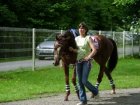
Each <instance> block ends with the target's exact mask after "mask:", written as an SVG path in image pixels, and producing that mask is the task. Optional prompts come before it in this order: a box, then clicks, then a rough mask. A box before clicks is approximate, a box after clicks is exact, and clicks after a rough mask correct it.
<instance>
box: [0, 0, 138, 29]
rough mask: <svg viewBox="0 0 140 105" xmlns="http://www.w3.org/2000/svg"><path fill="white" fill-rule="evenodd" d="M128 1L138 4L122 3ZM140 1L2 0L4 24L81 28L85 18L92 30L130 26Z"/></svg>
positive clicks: (49, 27)
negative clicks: (80, 24)
mask: <svg viewBox="0 0 140 105" xmlns="http://www.w3.org/2000/svg"><path fill="white" fill-rule="evenodd" d="M134 2H135V3H134ZM113 3H114V4H113ZM127 3H134V4H132V5H131V7H133V8H134V9H131V8H130V7H129V5H128V6H126V5H123V6H122V5H119V4H127ZM139 4H140V3H139V0H130V1H129V0H76V1H75V0H59V1H58V0H55V1H54V0H53V1H51V0H0V14H1V17H0V24H1V26H8V27H11V26H12V27H27V28H32V27H35V28H47V29H68V28H77V25H78V24H79V23H80V22H81V21H85V22H86V23H87V24H88V25H89V28H90V29H92V30H114V31H115V30H116V29H117V28H118V27H122V28H126V26H129V25H128V24H130V23H131V21H132V17H131V16H132V15H133V14H135V13H136V11H137V13H139V12H138V11H139ZM116 5H117V6H116ZM130 13H131V14H132V15H130V16H129V14H130ZM139 14H140V13H139ZM124 17H126V18H124ZM124 21H125V22H124ZM123 24H124V25H123ZM129 28H130V26H129V27H128V28H126V29H129Z"/></svg>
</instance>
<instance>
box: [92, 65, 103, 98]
mask: <svg viewBox="0 0 140 105" xmlns="http://www.w3.org/2000/svg"><path fill="white" fill-rule="evenodd" d="M104 69H105V66H101V65H100V70H99V74H98V78H97V82H96V85H95V87H96V88H99V85H100V83H101V82H102V78H103V75H104ZM94 97H95V95H94V94H92V95H91V98H94Z"/></svg>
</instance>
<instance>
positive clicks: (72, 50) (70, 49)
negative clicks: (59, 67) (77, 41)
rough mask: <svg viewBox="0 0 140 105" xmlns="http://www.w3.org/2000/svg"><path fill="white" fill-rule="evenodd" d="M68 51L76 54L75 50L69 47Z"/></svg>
mask: <svg viewBox="0 0 140 105" xmlns="http://www.w3.org/2000/svg"><path fill="white" fill-rule="evenodd" d="M69 51H71V52H74V53H77V49H74V48H73V47H69Z"/></svg>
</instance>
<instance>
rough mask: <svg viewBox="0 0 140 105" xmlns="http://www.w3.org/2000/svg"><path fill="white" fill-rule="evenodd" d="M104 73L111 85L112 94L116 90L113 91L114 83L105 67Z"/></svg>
mask: <svg viewBox="0 0 140 105" xmlns="http://www.w3.org/2000/svg"><path fill="white" fill-rule="evenodd" d="M105 74H106V76H107V78H108V79H109V81H110V85H111V87H112V94H115V93H116V92H115V84H114V81H113V78H112V76H111V73H110V72H109V71H108V69H107V68H106V69H105Z"/></svg>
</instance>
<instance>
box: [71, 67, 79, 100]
mask: <svg viewBox="0 0 140 105" xmlns="http://www.w3.org/2000/svg"><path fill="white" fill-rule="evenodd" d="M72 83H73V85H74V87H75V92H76V94H77V96H78V98H79V89H78V87H77V84H76V66H75V65H74V71H73V75H72Z"/></svg>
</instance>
